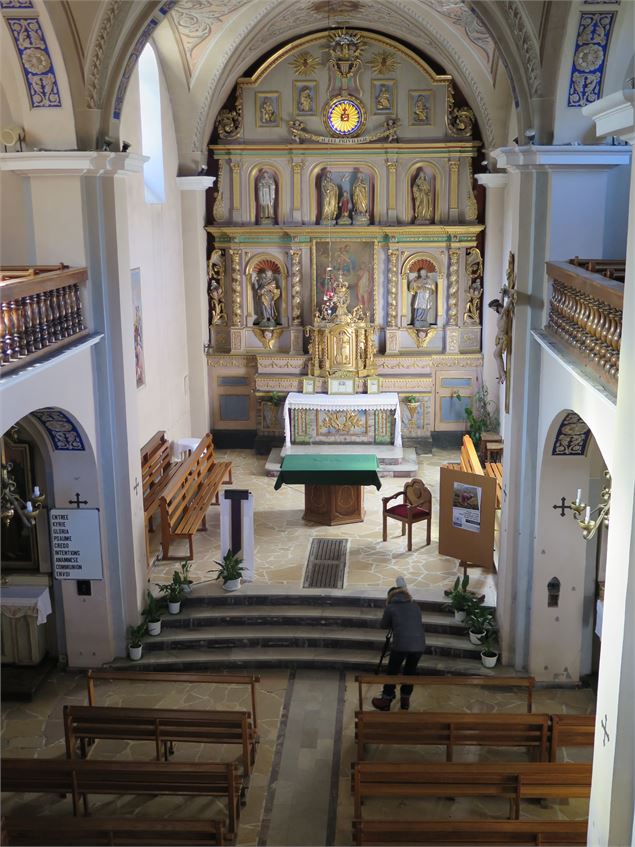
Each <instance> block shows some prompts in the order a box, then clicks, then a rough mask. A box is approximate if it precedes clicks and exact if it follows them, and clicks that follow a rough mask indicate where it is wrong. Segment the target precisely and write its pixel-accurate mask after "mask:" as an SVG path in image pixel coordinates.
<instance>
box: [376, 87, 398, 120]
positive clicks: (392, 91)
mask: <svg viewBox="0 0 635 847" xmlns="http://www.w3.org/2000/svg"><path fill="white" fill-rule="evenodd" d="M370 86H371V91H372V114H373V115H388V116H389V117H394V115H395V113H396V109H397V80H396V79H371V81H370ZM383 87H385V88H386V89H387V93H388V96H389V98H390V106H389V107H388V108H384V109H381V108H378V106H377V100H378V98H379V96H380V93H381V91H382V88H383Z"/></svg>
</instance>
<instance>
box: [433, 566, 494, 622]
mask: <svg viewBox="0 0 635 847" xmlns="http://www.w3.org/2000/svg"><path fill="white" fill-rule="evenodd" d="M469 584H470V577H469V574H465V576H464V577H463V579H461V577H460V576H457V578H456V579H455V580H454V585H453V586H452V588H448V589H446V590H445V591H444V592H443V593H444V594H445V596H446V597H447V598H448V599H449V603H448V604H447V608H449V609H451V610H452V611H453V612H454V619H455V620H456V621H458V622H459V623H463V621H464V620H465V618H466V617H467V613H468V612H469V611H470V610H471V609H472V607H473V606H474V605H480V604H481V603H483V602H484V600H485V595H484V594H483V595H481V596H480V597H479V596H477V595H476V594H475V593H474V592H473V591H470V590H469V588H468V586H469Z"/></svg>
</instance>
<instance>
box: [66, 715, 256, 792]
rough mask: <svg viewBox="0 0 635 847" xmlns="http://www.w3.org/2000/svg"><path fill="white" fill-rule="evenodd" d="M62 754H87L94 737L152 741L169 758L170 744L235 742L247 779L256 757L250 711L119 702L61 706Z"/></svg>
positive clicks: (159, 752)
mask: <svg viewBox="0 0 635 847" xmlns="http://www.w3.org/2000/svg"><path fill="white" fill-rule="evenodd" d="M64 733H65V736H66V754H67V756H68V758H69V759H72V758H74V757H75V756H76V755H77V750H79V752H80V755H81V756H82V758H86V756H87V750H88V742H89V741H91V740H96V739H100V738H101V739H106V738H107V739H109V740H113V739H117V740H125V741H150V742H152V743H153V744H154V746H155V753H156V760H157V761H160V760H161V757H162V756H163V758H164V760H165V761H166V762H167V761H168V757H169V755H170V751H171V745H173V744H175V743H177V742H186V743H192V744H239V745H240V746H241V747H242V764H243V774H244V776H245V781H248V780H249V776H250V774H251V767H252V765H253V763H254V761H255V758H256V742H255V737H254V732H253V727H252V726H251V721H250V715H249V712H238V711H236V712H221V711H217V712H213V711H203V710H202V709H130V708H125V707H123V708H122V707H119V706H69V705H65V706H64Z"/></svg>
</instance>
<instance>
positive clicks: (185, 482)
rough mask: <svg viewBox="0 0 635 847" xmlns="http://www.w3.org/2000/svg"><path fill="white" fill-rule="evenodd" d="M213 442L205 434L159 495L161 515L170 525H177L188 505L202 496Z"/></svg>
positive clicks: (212, 450)
mask: <svg viewBox="0 0 635 847" xmlns="http://www.w3.org/2000/svg"><path fill="white" fill-rule="evenodd" d="M215 461H216V460H215V456H214V442H213V441H212V436H211V435H210V434H209V432H208V433H206V435H205V436H203V438H202V439H201V441H200V443H199V445H198V447H197V448H196V449H195V450H193V451H192V453H191V454H190V456H188V457H187V458H186V459H184V460H183V462H182V463H181V467H180V468H179V470H178V471H177V472H176V473H175V474H174V476H173V477H172V479H171V480H170V482H169V483H168V484H167V485H166V487H165V488H164V490H163V493H162V495H161V514H162V515H164V516H165V517H166V518H167V519H168V521H169V523H170V525H172V526H174V525H176V524H177V523H178V521H179V520H180V518H181V517H182V515H183V512H184V511H185V510H186V509H187V507H188V505H189V504H190V503H191V502H192V501H193V500H194V499H196V498H197V497H198V496H199V495H204V493H205V489H206V486H207V475H208V473H209V471H210V470H211V468H212V467H213V465H214V463H215Z"/></svg>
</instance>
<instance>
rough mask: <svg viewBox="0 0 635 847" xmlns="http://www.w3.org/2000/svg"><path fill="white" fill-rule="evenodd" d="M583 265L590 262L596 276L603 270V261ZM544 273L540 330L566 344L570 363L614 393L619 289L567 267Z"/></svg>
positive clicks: (561, 264)
mask: <svg viewBox="0 0 635 847" xmlns="http://www.w3.org/2000/svg"><path fill="white" fill-rule="evenodd" d="M580 261H581V260H580ZM584 261H585V262H586V263H588V262H589V261H590V262H592V263H594V264H593V265H592V266H594V267H596V268H597V270H598V271H602V270H605V268H603V267H602V265H603V264H606V262H604V263H603V260H600V259H598V260H584ZM610 264H611V265H614V266H617V265H618V264H619V263H617V262H612V263H610ZM547 273H548V275H549V278H550V280H551V298H550V301H549V315H548V319H547V324H546V326H545V330H546V331H547V332H548V333H549V334H551V335H553V336H555V337H556V338H557V339H558V341H560V342H562V343H564V344H565V345H566V347H567V349H568V350H569V352H570V354H571V356H572V358H573V359H574V360H576V361H577V362H578V363H579V364H582V365H585V366H587V367H589V368H591V370H593V371H594V372H595V373H597V374H599V375H600V376H601V377H602V379H603V381H604V384H605V385H606V386H607V387H608V388H609V390H611V391H612V392H616V391H617V380H618V375H619V365H620V339H621V335H622V306H623V301H624V286H623V285H622V284H621V283H620V282H617V281H616V280H615V279H609V278H607V277H605V276H603V275H602V273H601V272H593V271H588V270H586V269H585V268H583V267H579V266H577V265H574V264H571V263H568V262H547Z"/></svg>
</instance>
